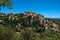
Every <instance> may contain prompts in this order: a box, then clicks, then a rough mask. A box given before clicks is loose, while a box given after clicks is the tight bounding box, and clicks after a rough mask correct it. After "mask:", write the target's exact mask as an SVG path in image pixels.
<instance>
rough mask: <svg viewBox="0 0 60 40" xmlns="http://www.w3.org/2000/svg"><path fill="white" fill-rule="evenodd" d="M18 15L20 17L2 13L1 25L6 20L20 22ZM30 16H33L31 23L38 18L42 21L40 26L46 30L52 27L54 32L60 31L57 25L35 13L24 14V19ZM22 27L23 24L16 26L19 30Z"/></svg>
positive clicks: (0, 16)
mask: <svg viewBox="0 0 60 40" xmlns="http://www.w3.org/2000/svg"><path fill="white" fill-rule="evenodd" d="M18 15H19V16H20V14H17V15H16V14H15V13H13V14H8V13H1V14H0V23H2V22H3V23H4V19H5V18H7V19H8V20H16V21H18V20H19V16H18ZM28 16H31V18H32V20H31V22H33V19H34V18H36V17H37V19H38V18H39V20H40V24H43V25H44V27H45V29H48V26H49V25H50V26H51V27H52V30H54V31H58V25H57V24H56V23H53V22H52V23H51V22H50V21H49V20H45V18H44V17H43V16H42V15H39V14H36V13H34V12H24V13H23V16H22V17H24V18H26V17H28ZM3 18H4V19H3ZM20 26H21V24H20V23H18V24H17V25H16V28H18V27H20Z"/></svg>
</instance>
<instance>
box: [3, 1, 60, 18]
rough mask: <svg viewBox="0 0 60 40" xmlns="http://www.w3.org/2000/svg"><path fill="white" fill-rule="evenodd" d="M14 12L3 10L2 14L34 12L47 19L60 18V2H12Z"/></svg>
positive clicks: (5, 8) (4, 8)
mask: <svg viewBox="0 0 60 40" xmlns="http://www.w3.org/2000/svg"><path fill="white" fill-rule="evenodd" d="M12 7H13V9H12V10H9V9H8V8H7V7H3V8H2V12H9V13H10V12H16V13H19V12H24V11H29V10H32V11H33V12H36V13H38V14H42V15H44V16H45V17H50V18H60V0H12Z"/></svg>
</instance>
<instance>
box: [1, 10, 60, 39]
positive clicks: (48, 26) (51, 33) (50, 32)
mask: <svg viewBox="0 0 60 40" xmlns="http://www.w3.org/2000/svg"><path fill="white" fill-rule="evenodd" d="M7 35H8V36H7ZM59 39H60V21H58V20H55V19H50V18H45V17H44V16H43V15H40V14H36V13H34V12H30V11H28V12H24V13H19V14H15V13H13V14H6V13H1V14H0V40H59Z"/></svg>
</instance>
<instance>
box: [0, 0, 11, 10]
mask: <svg viewBox="0 0 60 40" xmlns="http://www.w3.org/2000/svg"><path fill="white" fill-rule="evenodd" d="M2 6H4V7H5V6H7V7H8V8H9V9H11V8H12V1H11V0H0V7H2ZM0 11H1V8H0Z"/></svg>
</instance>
